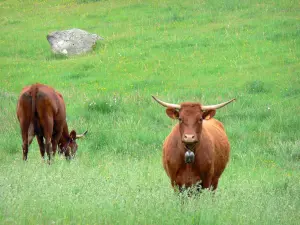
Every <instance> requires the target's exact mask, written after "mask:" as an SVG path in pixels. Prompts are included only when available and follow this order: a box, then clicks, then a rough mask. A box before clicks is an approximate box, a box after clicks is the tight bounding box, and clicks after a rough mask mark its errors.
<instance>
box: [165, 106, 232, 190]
mask: <svg viewBox="0 0 300 225" xmlns="http://www.w3.org/2000/svg"><path fill="white" fill-rule="evenodd" d="M215 112H216V111H215V110H211V111H206V112H203V111H202V109H201V105H200V104H198V103H182V104H181V109H180V110H179V111H177V110H176V109H174V108H167V109H166V113H167V115H168V116H169V117H171V118H175V119H179V120H180V122H179V124H177V125H175V126H174V127H173V129H172V131H171V133H170V134H169V135H168V137H167V138H166V140H165V142H164V144H163V166H164V169H165V171H166V173H167V175H168V176H169V178H170V180H171V184H172V186H173V187H174V188H176V187H177V186H178V187H179V189H181V188H182V187H191V186H192V185H195V184H197V183H199V182H200V181H201V182H202V183H201V186H202V188H212V189H213V190H215V189H216V188H217V187H218V181H219V178H220V176H221V174H222V172H223V171H224V169H225V167H226V164H227V162H228V160H229V151H230V146H229V142H228V138H227V136H226V133H225V130H224V127H223V125H222V123H221V122H220V121H218V120H216V119H214V118H212V117H213V116H214V115H215ZM186 133H189V134H194V135H195V141H198V142H197V143H194V150H193V151H194V153H195V160H194V162H193V163H190V164H187V163H185V160H184V155H185V152H186V147H185V146H186V145H185V144H186V143H184V142H183V140H184V138H183V136H184V135H185V134H186Z"/></svg>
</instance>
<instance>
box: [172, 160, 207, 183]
mask: <svg viewBox="0 0 300 225" xmlns="http://www.w3.org/2000/svg"><path fill="white" fill-rule="evenodd" d="M200 181H201V178H200V175H199V174H198V173H197V171H196V170H195V169H193V168H191V166H190V165H186V166H185V168H182V169H180V170H179V171H178V173H177V175H176V178H175V183H176V184H177V185H179V186H185V187H190V186H192V185H193V184H196V183H198V182H200Z"/></svg>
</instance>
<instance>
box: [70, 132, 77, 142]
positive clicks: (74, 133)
mask: <svg viewBox="0 0 300 225" xmlns="http://www.w3.org/2000/svg"><path fill="white" fill-rule="evenodd" d="M70 138H72V140H75V139H76V131H75V130H72V131H71V133H70Z"/></svg>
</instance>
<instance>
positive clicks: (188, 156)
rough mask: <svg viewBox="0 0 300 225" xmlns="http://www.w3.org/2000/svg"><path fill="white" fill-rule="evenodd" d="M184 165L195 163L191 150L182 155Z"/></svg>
mask: <svg viewBox="0 0 300 225" xmlns="http://www.w3.org/2000/svg"><path fill="white" fill-rule="evenodd" d="M184 161H185V163H188V164H189V163H193V162H194V161H195V154H194V152H192V151H191V150H187V151H186V152H185V154H184Z"/></svg>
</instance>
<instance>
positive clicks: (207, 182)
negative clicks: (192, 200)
mask: <svg viewBox="0 0 300 225" xmlns="http://www.w3.org/2000/svg"><path fill="white" fill-rule="evenodd" d="M201 178H202V185H201V186H202V188H203V189H204V188H205V189H206V188H207V189H208V188H210V187H211V184H212V182H211V181H212V176H211V175H202V176H201Z"/></svg>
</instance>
